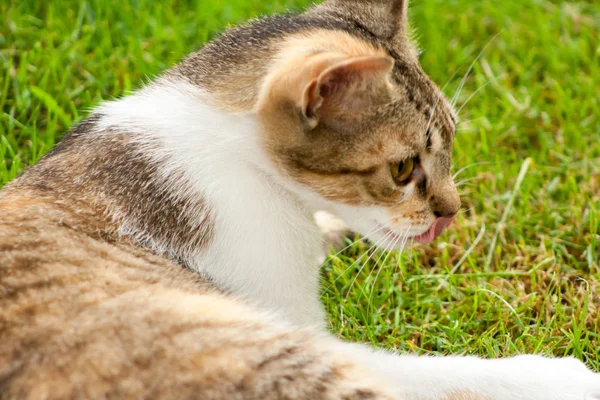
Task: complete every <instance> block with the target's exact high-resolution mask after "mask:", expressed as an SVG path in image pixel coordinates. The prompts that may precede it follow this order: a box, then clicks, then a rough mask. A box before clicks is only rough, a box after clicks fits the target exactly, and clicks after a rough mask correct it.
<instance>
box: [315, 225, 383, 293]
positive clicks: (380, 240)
mask: <svg viewBox="0 0 600 400" xmlns="http://www.w3.org/2000/svg"><path fill="white" fill-rule="evenodd" d="M392 233H393V232H388V233H387V234H386V235H385V236H384V237H383V238H381V239H379V240H378V241H377V242H376V243H374V244H373V245H372V246H371V247H369V248H368V249H367V251H365V252H364V253H363V254H361V255H360V256H359V257H358V258H357V259H356V260H355V261H354V262H353V263H352V264H351V265H350V266H349V267H348V268H346V269H345V270H344V271H343V272H342V273H341V274H339V275H338V276H337V278H335V279H334V280H333V282H331V284H329V286H327V287H326V288H325V290H323V292H322V293H321V297H323V295H325V293H327V291H328V290H329V289H330V288H331V287H332V286H333V285H334V284H335V283H336V282H337V281H338V280H339V279H340V278H341V277H342V276H344V275H345V274H346V272H348V271H349V270H350V269H351V268H353V267H354V266H355V265H356V264H357V263H358V262H360V260H361V259H362V258H363V257H365V256H366V255H367V254H369V252H370V251H371V250H373V249H374V248H376V247H377V246H378V243H382V242H383V241H384V240H385V239H386V237H387V235H391V234H392ZM371 256H372V255H371ZM371 256H369V258H370V257H371ZM368 260H369V259H367V261H368ZM363 266H364V264H363ZM361 271H362V267H361V269H360V270H359V271H358V274H360V272H361ZM357 276H358V275H357Z"/></svg>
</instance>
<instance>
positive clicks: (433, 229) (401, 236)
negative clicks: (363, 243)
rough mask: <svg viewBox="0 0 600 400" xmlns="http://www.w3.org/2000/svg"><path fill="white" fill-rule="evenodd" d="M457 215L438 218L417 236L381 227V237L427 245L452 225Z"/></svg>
mask: <svg viewBox="0 0 600 400" xmlns="http://www.w3.org/2000/svg"><path fill="white" fill-rule="evenodd" d="M456 215H457V214H454V215H451V216H449V217H438V218H437V219H436V220H435V221H433V223H432V224H431V225H430V226H429V228H428V229H427V230H426V231H425V232H423V233H420V234H418V235H413V236H410V235H407V234H406V233H398V232H397V231H395V230H392V229H390V228H388V227H387V226H384V225H381V224H380V225H381V226H382V228H383V235H384V236H386V237H388V238H389V239H390V240H392V241H393V242H399V241H400V242H406V241H408V240H412V241H414V242H417V243H424V244H428V243H431V242H433V240H434V239H435V238H437V237H438V236H440V235H441V234H442V233H444V230H446V228H448V227H449V226H450V225H452V222H453V221H454V219H455V218H456Z"/></svg>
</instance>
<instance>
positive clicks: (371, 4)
mask: <svg viewBox="0 0 600 400" xmlns="http://www.w3.org/2000/svg"><path fill="white" fill-rule="evenodd" d="M408 1H409V0H326V1H325V2H324V3H323V4H322V6H323V7H324V8H330V9H334V10H335V11H336V12H337V13H341V14H347V15H348V16H349V17H351V18H352V19H354V20H356V21H358V22H360V23H361V24H362V25H363V26H365V27H367V28H368V29H369V30H370V31H371V32H373V33H374V34H375V35H376V36H378V37H379V38H381V39H386V40H392V41H393V40H394V39H395V38H404V36H405V35H406V31H407V25H408Z"/></svg>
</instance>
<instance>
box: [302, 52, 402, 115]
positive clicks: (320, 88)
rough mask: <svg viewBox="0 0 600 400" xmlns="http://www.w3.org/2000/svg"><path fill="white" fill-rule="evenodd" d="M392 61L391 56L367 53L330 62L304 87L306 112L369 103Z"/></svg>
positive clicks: (328, 111)
mask: <svg viewBox="0 0 600 400" xmlns="http://www.w3.org/2000/svg"><path fill="white" fill-rule="evenodd" d="M393 65H394V60H393V59H392V58H390V57H381V56H369V57H358V58H351V59H348V60H344V61H342V62H338V63H337V64H334V65H332V66H330V67H329V68H327V69H326V70H325V71H323V72H322V73H321V74H320V75H319V77H318V78H317V79H316V81H312V82H311V83H310V84H309V86H308V87H307V89H306V90H305V99H304V101H305V102H306V107H305V110H306V115H307V116H309V117H311V116H323V115H327V114H339V113H343V112H348V111H352V110H357V109H361V108H364V107H366V106H368V105H369V104H371V103H372V102H373V96H377V95H378V93H376V90H377V89H378V88H382V87H385V84H384V83H385V80H386V77H387V74H388V73H389V71H390V70H391V69H392V67H393ZM314 85H316V86H314Z"/></svg>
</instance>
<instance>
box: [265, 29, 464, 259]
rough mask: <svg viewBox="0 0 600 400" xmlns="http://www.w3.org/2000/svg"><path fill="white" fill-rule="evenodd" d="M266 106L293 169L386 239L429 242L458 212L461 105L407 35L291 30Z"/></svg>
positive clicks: (284, 161)
mask: <svg viewBox="0 0 600 400" xmlns="http://www.w3.org/2000/svg"><path fill="white" fill-rule="evenodd" d="M258 112H259V115H260V116H261V120H262V123H263V125H264V127H265V132H266V136H265V143H266V147H267V151H268V153H269V154H270V155H271V157H272V158H273V160H274V161H275V163H276V165H278V166H279V167H280V169H281V170H282V171H283V172H284V174H285V175H286V176H288V177H289V178H290V179H292V180H293V181H294V182H295V183H296V184H297V185H298V186H299V187H301V188H303V190H305V192H304V193H303V195H304V196H305V197H306V198H307V199H310V200H312V201H313V202H314V203H316V205H317V206H318V207H322V208H325V209H326V210H328V211H331V212H333V213H334V214H336V215H338V216H339V217H341V218H342V219H344V221H345V222H346V223H347V224H348V226H349V227H350V228H351V229H353V230H355V231H357V232H359V233H361V234H363V235H365V236H367V237H368V238H370V239H372V240H373V241H374V242H375V243H376V244H378V245H379V246H383V247H399V246H403V245H404V244H405V242H406V240H408V239H413V240H415V241H418V242H425V243H427V242H430V241H431V240H433V238H434V237H436V236H438V235H439V234H441V232H442V231H443V230H444V228H445V227H446V226H448V225H449V224H450V223H451V221H452V219H453V218H454V216H455V215H456V213H457V212H458V209H459V207H460V199H459V197H458V193H457V191H456V187H455V185H454V182H453V179H452V176H451V174H450V167H451V156H452V142H453V137H454V130H455V122H456V119H455V116H454V112H453V110H452V108H451V106H450V105H449V102H448V101H447V100H446V99H445V98H444V96H443V95H442V93H441V92H440V91H439V89H438V88H437V87H436V86H435V85H434V84H433V83H432V82H431V81H430V79H429V78H428V77H427V76H426V75H425V73H424V72H423V71H422V69H421V67H420V66H419V64H418V61H417V59H416V56H415V55H414V53H413V52H412V51H411V48H410V46H409V44H408V43H407V42H406V41H403V40H398V39H395V40H394V41H393V43H392V45H391V46H387V45H385V43H383V44H382V43H373V42H366V41H364V40H363V39H359V38H356V37H352V36H351V35H349V34H348V33H345V32H331V31H322V32H318V31H317V32H314V31H313V32H309V33H303V34H302V35H298V36H296V37H293V38H290V39H288V41H287V42H286V43H284V44H283V45H282V50H281V53H280V58H279V61H278V63H277V64H276V65H274V66H273V67H272V69H271V73H270V75H269V76H268V78H267V79H266V80H265V83H264V86H263V96H262V98H261V101H260V103H259V106H258Z"/></svg>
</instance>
